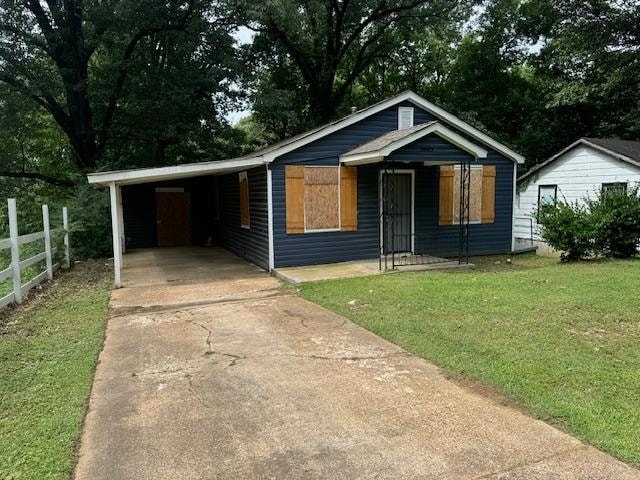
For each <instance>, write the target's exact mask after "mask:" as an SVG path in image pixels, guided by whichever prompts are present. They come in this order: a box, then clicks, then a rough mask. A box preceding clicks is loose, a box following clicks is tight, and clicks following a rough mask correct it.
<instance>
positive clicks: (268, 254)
mask: <svg viewBox="0 0 640 480" xmlns="http://www.w3.org/2000/svg"><path fill="white" fill-rule="evenodd" d="M523 161H524V159H523V157H522V156H521V155H519V154H517V153H516V152H514V151H513V150H511V149H510V148H508V147H507V146H505V145H503V144H501V143H500V142H498V141H496V140H494V139H492V138H491V137H489V136H487V135H486V134H484V133H482V132H481V131H479V130H478V129H476V128H474V127H472V126H471V125H469V124H467V123H465V122H463V121H462V120H460V119H459V118H457V117H455V116H454V115H452V114H451V113H448V112H446V111H444V110H443V109H441V108H439V107H437V106H436V105H434V104H432V103H430V102H429V101H427V100H425V99H424V98H422V97H420V96H418V95H416V94H415V93H413V92H405V93H402V94H400V95H397V96H395V97H393V98H390V99H387V100H385V101H382V102H380V103H378V104H375V105H372V106H371V107H368V108H366V109H364V110H361V111H358V112H354V113H352V114H351V115H349V116H347V117H344V118H342V119H340V120H336V121H334V122H332V123H330V124H327V125H324V126H321V127H318V128H316V129H313V130H310V131H308V132H305V133H302V134H300V135H297V136H294V137H291V138H288V139H286V140H283V141H281V142H279V143H276V144H274V145H271V146H269V147H267V148H264V149H262V150H259V151H256V152H254V153H252V154H249V155H246V156H243V157H241V158H234V159H229V160H220V161H211V162H203V163H197V164H187V165H177V166H171V167H161V168H147V169H133V170H124V171H115V172H101V173H95V174H90V175H89V176H88V178H89V182H90V183H94V184H98V185H102V186H105V187H108V188H109V189H110V191H111V206H112V226H113V232H114V256H115V260H116V262H115V263H116V284H119V282H120V280H119V273H120V272H119V270H120V265H121V260H122V258H121V257H122V253H123V251H125V250H126V249H137V248H146V247H163V246H166V247H169V246H179V245H191V244H193V245H205V244H207V245H208V244H212V243H215V244H219V245H221V246H223V247H225V248H226V249H228V250H230V251H231V252H233V253H235V254H237V255H239V256H242V257H244V258H246V259H247V260H249V261H251V262H253V263H255V264H256V265H258V266H260V267H262V268H264V269H267V270H273V269H275V268H280V267H287V266H299V265H313V264H324V263H332V262H343V261H351V260H362V259H380V260H379V261H380V266H381V268H387V269H388V268H396V267H397V266H398V265H406V264H414V263H430V262H438V261H451V260H452V259H453V260H457V261H459V262H465V261H466V260H467V258H468V256H469V255H483V254H498V253H505V252H509V251H511V250H512V248H513V245H512V241H513V223H514V222H513V215H514V198H515V177H516V167H517V164H519V163H523Z"/></svg>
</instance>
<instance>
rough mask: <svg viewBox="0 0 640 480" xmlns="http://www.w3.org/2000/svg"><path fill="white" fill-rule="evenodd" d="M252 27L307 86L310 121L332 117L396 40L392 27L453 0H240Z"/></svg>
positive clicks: (437, 11)
mask: <svg viewBox="0 0 640 480" xmlns="http://www.w3.org/2000/svg"><path fill="white" fill-rule="evenodd" d="M233 5H234V6H235V7H236V9H237V11H239V12H240V15H241V18H242V19H243V20H244V23H245V25H246V26H247V27H249V28H251V29H253V30H255V31H256V32H258V37H263V38H264V39H266V41H265V42H263V43H262V44H261V45H263V46H267V47H270V48H271V49H272V50H271V51H272V52H274V53H275V54H276V55H282V54H286V56H287V57H288V58H289V59H290V61H291V63H292V64H293V65H295V66H296V68H297V70H298V71H299V73H300V75H301V77H302V79H303V80H304V85H305V88H306V95H307V103H308V108H309V117H310V119H311V123H313V124H319V123H324V122H327V121H329V120H331V119H332V118H333V117H334V116H335V114H336V111H337V109H338V108H339V107H340V106H341V104H342V102H343V100H344V98H345V96H346V95H347V93H348V91H349V89H350V88H351V86H352V85H353V84H354V83H355V82H356V80H357V79H358V78H359V77H360V76H361V75H362V73H363V72H364V71H365V70H366V69H367V67H369V66H370V65H371V64H372V62H373V61H374V60H376V59H379V58H382V57H384V56H385V55H387V54H388V52H389V51H391V50H392V49H393V47H395V46H396V44H395V42H394V37H393V35H389V33H390V30H391V29H392V28H393V27H399V26H400V25H402V24H404V22H406V21H407V20H408V19H411V18H415V17H420V18H422V19H423V20H424V21H427V20H428V19H430V18H436V17H443V16H447V15H448V14H449V12H451V11H452V10H454V9H455V7H456V6H457V5H458V2H454V1H450V0H398V1H396V2H391V3H390V2H387V1H386V0H360V1H349V0H342V1H341V0H311V1H309V2H303V3H302V4H300V3H299V2H294V1H292V0H285V1H279V2H275V1H271V0H267V1H265V2H252V1H249V0H236V2H235V3H233Z"/></svg>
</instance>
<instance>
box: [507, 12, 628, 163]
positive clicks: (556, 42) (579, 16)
mask: <svg viewBox="0 0 640 480" xmlns="http://www.w3.org/2000/svg"><path fill="white" fill-rule="evenodd" d="M521 12H522V20H521V22H520V25H519V27H518V29H519V31H520V34H521V36H522V38H528V39H530V40H531V41H534V42H536V44H537V45H538V46H539V48H538V49H537V50H536V51H533V52H531V54H530V55H529V59H528V61H529V62H530V63H531V65H532V66H533V67H534V68H535V70H536V75H537V76H538V78H539V79H540V81H541V82H542V85H543V88H544V94H543V95H542V96H541V100H540V101H541V103H542V104H543V105H544V109H545V114H546V118H547V119H548V122H546V123H545V124H543V128H546V129H547V131H548V133H549V136H548V137H547V139H546V144H547V146H548V147H547V148H548V153H551V152H553V151H556V150H558V149H559V148H561V147H564V146H566V145H567V144H569V143H571V142H572V141H574V140H575V139H576V138H578V137H581V136H602V137H619V138H624V139H629V140H632V139H637V138H640V27H639V25H640V2H638V1H637V0H633V1H629V2H618V1H614V0H588V1H582V0H581V1H578V0H553V1H551V0H529V1H526V2H523V5H522V7H521Z"/></svg>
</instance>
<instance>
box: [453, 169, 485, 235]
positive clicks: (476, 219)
mask: <svg viewBox="0 0 640 480" xmlns="http://www.w3.org/2000/svg"><path fill="white" fill-rule="evenodd" d="M470 173H471V175H470V186H469V188H470V191H469V223H480V222H481V221H482V166H472V167H471V172H470ZM460 179H461V171H460V168H456V169H455V170H454V176H453V223H454V224H458V223H460ZM465 220H466V219H465Z"/></svg>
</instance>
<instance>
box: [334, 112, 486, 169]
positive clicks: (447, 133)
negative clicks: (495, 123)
mask: <svg viewBox="0 0 640 480" xmlns="http://www.w3.org/2000/svg"><path fill="white" fill-rule="evenodd" d="M430 133H435V134H436V135H438V136H439V137H441V138H443V139H445V140H447V141H449V142H451V143H452V144H454V145H456V146H457V147H459V148H461V149H462V150H464V151H466V152H468V153H470V154H471V155H473V156H474V157H476V158H487V154H488V153H489V152H488V151H487V150H485V149H484V148H482V147H480V146H479V145H477V144H475V143H473V142H470V141H469V140H467V139H466V138H465V137H463V136H462V135H459V134H457V133H456V132H454V131H453V130H451V129H450V128H447V127H445V126H444V125H442V124H440V123H437V122H434V123H432V124H431V125H429V126H427V127H425V128H422V129H420V130H418V131H416V132H414V133H412V134H411V135H407V136H406V137H403V138H401V139H399V140H396V141H395V142H391V143H390V144H388V145H386V146H384V147H382V148H379V149H377V150H372V151H370V152H362V153H356V154H352V155H341V156H340V163H344V164H348V165H361V164H364V163H376V162H380V161H382V159H383V158H384V157H386V156H388V155H391V154H392V153H393V152H394V151H396V150H398V149H399V148H402V147H404V146H406V145H409V144H410V143H413V142H415V141H416V140H419V139H421V138H422V137H425V136H427V135H429V134H430Z"/></svg>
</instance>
